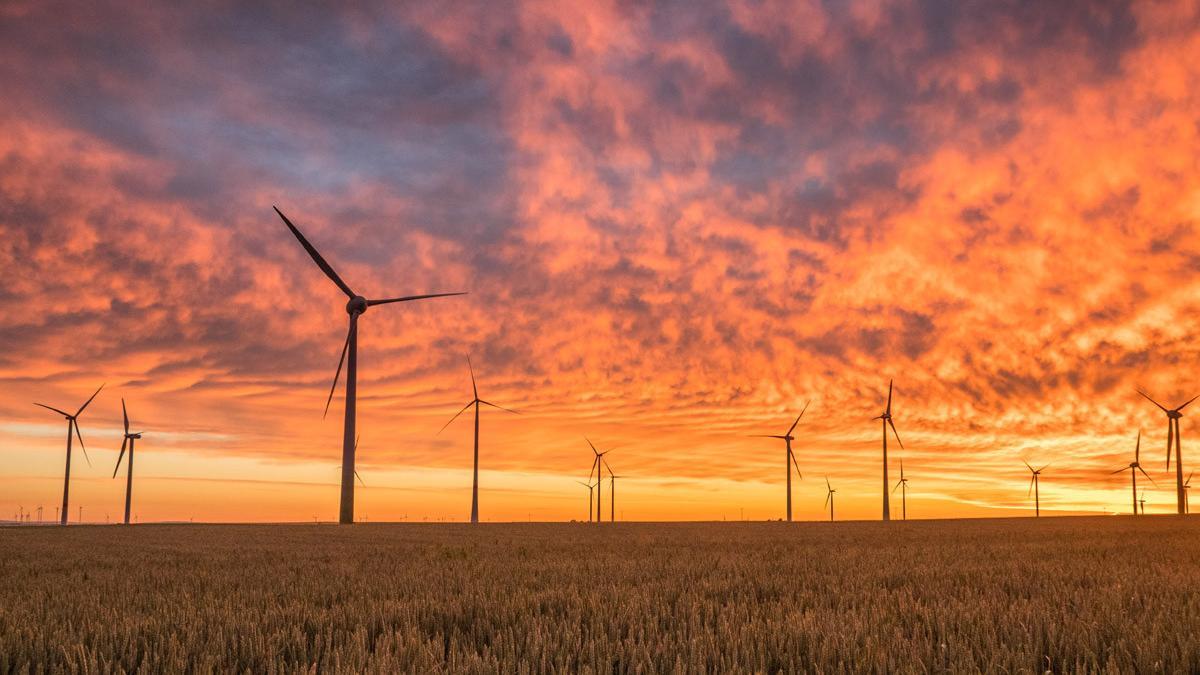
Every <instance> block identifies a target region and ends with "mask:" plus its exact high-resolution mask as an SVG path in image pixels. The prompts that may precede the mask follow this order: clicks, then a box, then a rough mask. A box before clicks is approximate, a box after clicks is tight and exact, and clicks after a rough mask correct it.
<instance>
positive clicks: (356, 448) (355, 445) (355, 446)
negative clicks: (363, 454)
mask: <svg viewBox="0 0 1200 675" xmlns="http://www.w3.org/2000/svg"><path fill="white" fill-rule="evenodd" d="M360 440H362V435H361V434H360V435H358V436H355V437H354V451H355V452H358V442H359V441H360ZM354 471H355V472H356V473H357V472H358V469H355V470H354Z"/></svg>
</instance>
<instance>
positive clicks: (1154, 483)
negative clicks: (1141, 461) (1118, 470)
mask: <svg viewBox="0 0 1200 675" xmlns="http://www.w3.org/2000/svg"><path fill="white" fill-rule="evenodd" d="M1138 471H1141V472H1142V475H1143V476H1145V477H1146V480H1148V481H1150V483H1151V485H1153V486H1154V487H1158V483H1156V482H1154V479H1153V478H1151V477H1150V474H1148V473H1146V470H1145V469H1143V468H1142V467H1141V466H1138Z"/></svg>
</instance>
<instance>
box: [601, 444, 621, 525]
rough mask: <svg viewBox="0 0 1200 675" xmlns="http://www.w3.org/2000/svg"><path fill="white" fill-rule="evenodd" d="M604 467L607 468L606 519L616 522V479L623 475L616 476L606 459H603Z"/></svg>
mask: <svg viewBox="0 0 1200 675" xmlns="http://www.w3.org/2000/svg"><path fill="white" fill-rule="evenodd" d="M604 468H606V469H608V520H609V522H611V523H615V522H617V479H618V478H624V477H625V476H618V475H616V474H615V473H613V470H612V467H611V466H609V465H608V460H607V459H606V460H604Z"/></svg>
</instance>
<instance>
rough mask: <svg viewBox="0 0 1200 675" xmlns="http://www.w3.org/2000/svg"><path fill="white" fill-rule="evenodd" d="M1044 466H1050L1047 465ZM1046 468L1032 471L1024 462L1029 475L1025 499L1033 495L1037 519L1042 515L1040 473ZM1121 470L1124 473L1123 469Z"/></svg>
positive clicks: (1034, 512) (1027, 463) (1034, 511)
mask: <svg viewBox="0 0 1200 675" xmlns="http://www.w3.org/2000/svg"><path fill="white" fill-rule="evenodd" d="M1046 466H1050V465H1049V464H1047V465H1046ZM1046 466H1043V467H1042V468H1040V469H1034V468H1033V467H1032V466H1029V462H1025V467H1026V468H1028V469H1029V473H1030V478H1029V489H1028V490H1026V491H1025V497H1026V498H1028V497H1029V493H1030V492H1032V493H1033V514H1034V515H1035V516H1037V517H1041V515H1042V498H1041V492H1040V491H1039V489H1038V488H1039V487H1040V486H1041V480H1042V472H1043V471H1045V470H1046ZM1121 470H1122V471H1124V469H1121Z"/></svg>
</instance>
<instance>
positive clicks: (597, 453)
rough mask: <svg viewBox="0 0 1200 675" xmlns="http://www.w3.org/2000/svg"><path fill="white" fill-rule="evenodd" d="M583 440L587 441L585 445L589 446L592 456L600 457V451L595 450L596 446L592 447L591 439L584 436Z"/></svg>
mask: <svg viewBox="0 0 1200 675" xmlns="http://www.w3.org/2000/svg"><path fill="white" fill-rule="evenodd" d="M583 440H585V441H587V444H588V445H590V446H591V448H592V454H594V455H596V457H597V458H598V457H600V451H599V450H597V449H596V446H594V445H592V441H591V439H590V438H588V437H587V436H584V437H583Z"/></svg>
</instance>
